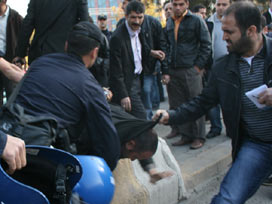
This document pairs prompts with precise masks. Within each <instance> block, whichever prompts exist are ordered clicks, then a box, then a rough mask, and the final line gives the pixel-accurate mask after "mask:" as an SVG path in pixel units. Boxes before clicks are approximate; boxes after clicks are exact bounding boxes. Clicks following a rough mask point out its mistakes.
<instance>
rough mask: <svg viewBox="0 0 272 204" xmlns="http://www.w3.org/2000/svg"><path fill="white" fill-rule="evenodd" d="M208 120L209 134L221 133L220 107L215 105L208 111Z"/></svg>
mask: <svg viewBox="0 0 272 204" xmlns="http://www.w3.org/2000/svg"><path fill="white" fill-rule="evenodd" d="M208 117H209V120H210V121H211V129H210V132H215V133H221V130H222V123H221V119H220V105H217V106H215V107H213V108H212V109H210V110H209V112H208Z"/></svg>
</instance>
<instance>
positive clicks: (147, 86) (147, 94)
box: [142, 74, 156, 120]
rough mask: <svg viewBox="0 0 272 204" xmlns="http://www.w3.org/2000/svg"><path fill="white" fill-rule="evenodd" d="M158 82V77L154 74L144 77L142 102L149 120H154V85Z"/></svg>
mask: <svg viewBox="0 0 272 204" xmlns="http://www.w3.org/2000/svg"><path fill="white" fill-rule="evenodd" d="M155 82H156V76H155V75H153V74H150V75H144V85H143V91H142V101H143V104H144V107H145V110H146V115H147V120H151V119H152V115H153V113H152V95H153V93H152V92H153V90H152V87H153V84H154V83H155Z"/></svg>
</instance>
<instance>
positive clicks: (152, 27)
mask: <svg viewBox="0 0 272 204" xmlns="http://www.w3.org/2000/svg"><path fill="white" fill-rule="evenodd" d="M124 22H125V18H122V19H121V20H120V21H119V22H118V24H117V27H119V26H120V25H121V24H123V23H124ZM141 33H142V35H143V36H144V38H145V43H146V46H147V47H148V48H149V49H148V50H149V52H150V50H162V51H163V52H164V53H166V52H167V42H166V39H165V35H164V32H163V29H162V26H161V23H160V22H159V21H158V20H157V19H156V18H154V17H153V16H149V15H144V21H143V24H142V26H141ZM149 52H148V53H149ZM157 61H158V59H156V58H154V57H149V58H148V60H147V62H146V69H145V74H152V73H154V71H155V66H156V62H157ZM161 64H162V65H161V71H162V74H168V64H167V60H166V59H165V60H163V61H162V63H161Z"/></svg>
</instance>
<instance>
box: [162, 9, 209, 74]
mask: <svg viewBox="0 0 272 204" xmlns="http://www.w3.org/2000/svg"><path fill="white" fill-rule="evenodd" d="M174 28H175V23H174V20H173V19H172V18H169V19H168V21H167V25H166V31H167V32H166V37H167V41H168V46H169V48H168V49H169V52H167V54H168V60H169V62H168V65H169V66H168V67H169V69H176V68H191V67H193V66H195V65H196V66H198V67H199V68H200V69H203V68H204V66H205V64H206V63H207V60H208V57H209V56H210V52H211V39H210V35H209V31H208V29H207V26H206V24H205V22H204V21H203V20H202V19H201V18H200V17H198V16H196V15H194V14H192V13H191V12H190V11H188V13H187V14H186V15H185V16H184V19H183V20H182V21H181V23H180V25H179V30H178V40H177V42H176V41H175V34H174Z"/></svg>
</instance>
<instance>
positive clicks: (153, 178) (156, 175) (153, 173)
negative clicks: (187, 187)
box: [148, 169, 174, 184]
mask: <svg viewBox="0 0 272 204" xmlns="http://www.w3.org/2000/svg"><path fill="white" fill-rule="evenodd" d="M148 174H149V176H150V182H151V183H153V184H155V183H156V182H157V181H159V180H161V179H164V178H167V177H170V176H173V175H174V173H173V172H171V171H163V172H157V170H156V169H150V170H149V171H148Z"/></svg>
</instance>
